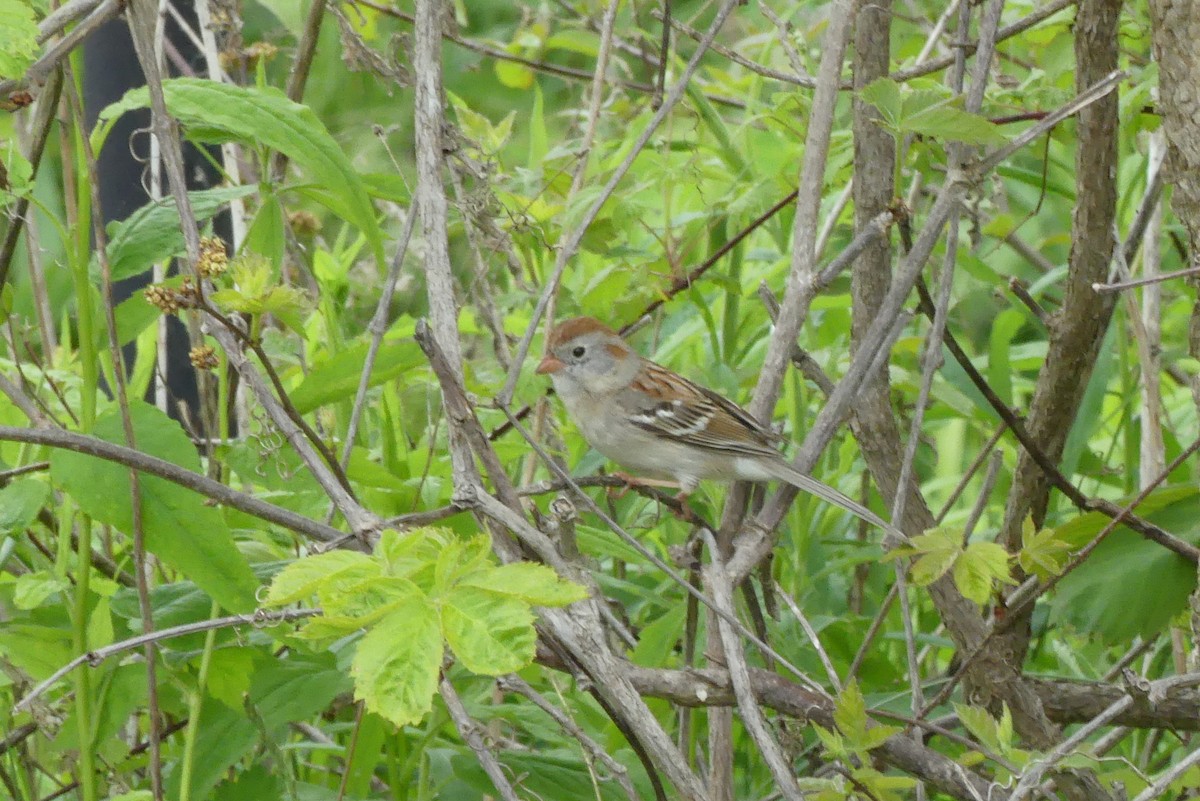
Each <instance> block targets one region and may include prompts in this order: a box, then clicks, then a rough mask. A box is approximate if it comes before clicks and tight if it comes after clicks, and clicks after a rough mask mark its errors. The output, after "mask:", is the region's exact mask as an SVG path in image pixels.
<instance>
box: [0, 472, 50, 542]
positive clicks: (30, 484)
mask: <svg viewBox="0 0 1200 801" xmlns="http://www.w3.org/2000/svg"><path fill="white" fill-rule="evenodd" d="M49 500H50V485H49V484H47V483H46V482H44V481H41V480H39V479H36V478H19V479H17V480H16V481H14V482H12V483H11V484H9V485H8V486H7V487H5V488H4V489H0V532H2V533H4V534H12V533H14V532H17V531H24V530H25V529H26V528H28V527H29V524H30V523H32V522H33V521H34V520H36V519H37V516H38V512H40V511H41V509H42V507H43V506H45V505H46V502H47V501H49Z"/></svg>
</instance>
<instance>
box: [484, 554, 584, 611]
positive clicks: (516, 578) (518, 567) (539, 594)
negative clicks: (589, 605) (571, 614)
mask: <svg viewBox="0 0 1200 801" xmlns="http://www.w3.org/2000/svg"><path fill="white" fill-rule="evenodd" d="M460 586H465V587H478V588H479V589H481V590H487V591H489V592H494V593H496V594H498V595H509V596H512V597H514V598H519V599H521V600H522V601H524V602H525V603H528V604H532V605H534V606H566V605H567V604H571V603H575V602H576V601H582V600H583V599H585V598H587V589H586V588H584V587H582V586H580V585H578V584H576V583H575V582H573V581H565V580H563V579H561V578H559V576H558V574H557V573H555V572H554V571H553V570H551V569H550V568H548V567H546V566H545V565H535V564H533V563H532V562H514V563H512V564H508V565H501V566H499V567H494V568H489V569H488V570H482V571H479V572H476V573H472V574H471V575H469V576H467V577H466V578H464V579H463V580H462V581H461V582H460Z"/></svg>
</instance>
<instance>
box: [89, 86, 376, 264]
mask: <svg viewBox="0 0 1200 801" xmlns="http://www.w3.org/2000/svg"><path fill="white" fill-rule="evenodd" d="M163 93H164V94H165V96H166V103H167V109H168V110H169V111H170V112H171V114H172V116H174V117H175V118H176V119H177V120H179V122H180V123H181V124H182V125H183V126H184V127H185V128H186V129H188V132H189V134H191V135H192V136H193V137H194V138H196V139H198V140H200V141H205V142H230V141H234V142H241V143H243V144H247V145H251V146H256V147H257V146H265V147H268V148H271V149H272V150H277V151H279V152H281V153H283V154H285V155H287V157H288V158H289V159H291V160H292V161H293V162H294V163H296V164H297V165H298V166H300V167H301V168H303V169H304V170H306V171H307V172H308V174H309V177H310V178H311V181H312V182H311V184H309V185H307V186H305V187H304V188H303V189H302V191H303V192H304V193H305V194H307V195H309V196H311V197H312V198H313V199H315V200H316V201H317V202H319V203H321V204H322V205H324V206H325V207H326V208H328V209H329V210H330V211H332V212H333V213H334V214H336V215H337V216H338V217H340V218H342V219H344V220H346V221H347V222H349V223H351V224H352V225H354V226H355V227H356V228H358V229H359V230H360V231H362V233H363V234H364V235H365V236H366V237H367V241H368V242H369V243H370V245H371V249H372V252H373V254H374V256H375V260H376V263H377V264H379V265H382V264H383V263H384V256H383V234H382V232H381V231H380V228H379V224H378V221H377V220H376V219H375V210H374V208H373V207H372V206H371V199H370V197H368V195H367V192H366V189H365V187H364V186H363V183H362V180H361V179H360V178H359V177H358V173H357V172H356V171H355V169H354V165H353V164H352V163H351V162H350V159H349V158H348V157H347V156H346V154H345V153H343V152H342V150H341V149H340V148H339V147H338V145H337V142H335V141H334V139H333V137H332V136H330V134H329V132H328V131H327V130H326V129H325V125H324V124H323V123H322V122H321V120H320V118H318V117H317V115H316V114H314V113H313V111H312V109H310V108H308V107H307V106H303V105H300V104H299V103H295V102H293V101H292V100H290V99H288V97H287V96H286V95H285V94H284V93H283V92H281V91H279V90H278V89H275V88H273V87H266V88H261V87H254V86H237V85H235V84H228V83H218V82H216V81H207V80H201V79H197V78H174V79H171V80H167V81H163ZM148 105H149V94H148V92H147V90H146V89H145V88H141V89H134V90H132V91H130V92H128V93H126V95H125V97H123V98H122V99H121V100H119V101H118V102H116V103H113V104H112V105H110V106H108V107H107V108H106V109H104V110H103V111H102V112H101V113H100V121H101V122H102V123H111V121H112V120H114V119H116V118H117V117H119V116H120V115H121V114H123V113H125V112H126V111H130V110H132V109H136V108H144V107H146V106H148ZM108 128H109V125H107V124H106V125H103V126H100V127H99V128H98V129H97V131H96V132H95V133H94V134H93V142H94V144H96V145H97V147H98V145H99V141H97V140H98V139H100V140H102V139H103V137H104V136H107V133H108Z"/></svg>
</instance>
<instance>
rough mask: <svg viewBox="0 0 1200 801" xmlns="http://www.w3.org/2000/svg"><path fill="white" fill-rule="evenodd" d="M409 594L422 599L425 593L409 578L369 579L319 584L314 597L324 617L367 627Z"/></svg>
mask: <svg viewBox="0 0 1200 801" xmlns="http://www.w3.org/2000/svg"><path fill="white" fill-rule="evenodd" d="M412 595H420V596H422V597H424V596H425V593H423V592H421V590H420V588H418V587H417V585H415V584H413V583H412V582H411V581H409V580H408V579H402V578H396V577H395V576H371V577H370V578H367V579H364V580H361V581H352V582H351V581H347V582H335V583H332V584H327V585H322V586H321V587H320V588H319V589H318V594H317V597H318V598H320V601H321V609H322V610H323V611H324V612H326V613H327V614H329V615H333V616H343V617H346V618H353V619H355V620H357V621H358V625H359V626H369V625H370V624H371V623H373V622H375V621H376V620H378V619H379V618H381V617H384V616H385V615H387V614H389V613H390V611H391V610H393V609H395V608H397V607H398V606H399V605H401V604H403V603H405V602H406V601H407V600H408V598H409V597H410V596H412Z"/></svg>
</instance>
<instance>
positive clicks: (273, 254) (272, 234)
mask: <svg viewBox="0 0 1200 801" xmlns="http://www.w3.org/2000/svg"><path fill="white" fill-rule="evenodd" d="M283 214H284V211H283V204H282V203H280V202H279V196H278V195H276V194H275V193H274V192H271V193H270V194H267V195H265V196H264V197H263V198H262V202H261V204H260V205H259V207H258V211H256V212H255V213H254V221H253V222H251V223H250V230H248V231H247V232H246V241H245V242H244V243H243V244H242V247H243V251H242V252H243V253H246V252H249V253H257V254H258V255H260V256H262V257H263V258H265V259H266V260H267V263H268V264H273V265H276V266H278V265H281V264H282V263H283V254H284V248H285V247H286V242H287V236H286V234H285V232H284V227H285V226H286V225H287V223H286V222H285V221H284V219H283Z"/></svg>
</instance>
